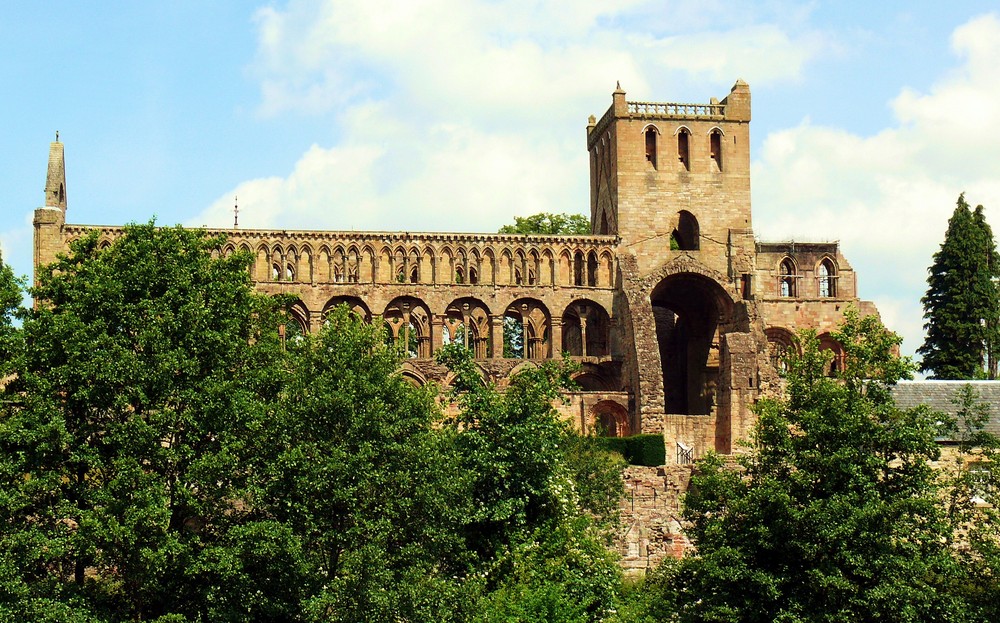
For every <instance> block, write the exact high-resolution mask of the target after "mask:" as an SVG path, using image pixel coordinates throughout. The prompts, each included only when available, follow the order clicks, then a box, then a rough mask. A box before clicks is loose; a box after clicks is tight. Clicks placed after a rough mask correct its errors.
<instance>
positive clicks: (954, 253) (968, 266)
mask: <svg viewBox="0 0 1000 623" xmlns="http://www.w3.org/2000/svg"><path fill="white" fill-rule="evenodd" d="M928 272H929V276H928V278H927V286H928V287H927V294H926V295H925V296H924V297H923V298H922V299H921V303H923V306H924V319H925V320H926V323H925V324H924V329H925V330H926V331H927V337H926V338H925V340H924V343H923V345H922V346H921V347H920V348H919V349H917V353H918V354H920V355H921V356H922V357H923V360H922V362H921V365H920V369H921V370H922V371H924V372H930V373H931V374H932V376H933V378H937V379H973V378H982V377H983V376H985V375H987V374H989V375H990V378H995V376H996V361H995V359H996V355H995V350H996V348H997V343H998V339H997V332H998V327H1000V322H998V314H1000V292H998V285H997V280H998V279H1000V255H998V254H997V249H996V243H995V241H994V239H993V232H992V230H991V229H990V227H989V225H988V224H987V223H986V219H985V216H984V214H983V208H982V206H978V207H977V208H976V210H975V212H973V211H972V210H970V209H969V205H968V203H966V201H965V195H964V194H962V195H959V197H958V205H957V206H956V208H955V212H954V213H953V214H952V216H951V218H950V219H949V220H948V230H947V232H946V233H945V238H944V242H943V243H941V248H940V249H939V250H938V252H937V253H935V254H934V263H933V264H932V265H931V267H930V268H929V269H928ZM987 359H988V362H987ZM984 362H987V366H986V368H985V369H984Z"/></svg>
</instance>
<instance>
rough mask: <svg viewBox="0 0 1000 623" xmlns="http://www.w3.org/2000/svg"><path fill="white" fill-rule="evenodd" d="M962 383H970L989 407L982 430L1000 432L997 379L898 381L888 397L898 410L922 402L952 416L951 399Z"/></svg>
mask: <svg viewBox="0 0 1000 623" xmlns="http://www.w3.org/2000/svg"><path fill="white" fill-rule="evenodd" d="M965 385H972V387H973V388H974V389H975V390H976V392H978V393H979V399H980V400H981V401H982V402H985V403H986V404H987V405H989V407H990V419H989V422H987V424H986V426H985V430H986V431H987V432H990V433H993V434H994V435H1000V381H900V382H899V383H897V384H896V385H895V386H894V387H893V388H892V396H893V398H895V399H896V406H898V407H900V408H902V409H907V408H910V407H916V406H917V405H922V404H923V405H927V406H928V407H930V408H931V409H933V410H935V411H943V412H945V413H949V414H951V415H955V412H956V410H957V409H958V407H957V406H956V405H955V404H954V403H953V402H952V399H953V398H954V397H955V395H956V392H958V390H959V389H961V388H962V387H963V386H965ZM939 441H950V440H948V439H939Z"/></svg>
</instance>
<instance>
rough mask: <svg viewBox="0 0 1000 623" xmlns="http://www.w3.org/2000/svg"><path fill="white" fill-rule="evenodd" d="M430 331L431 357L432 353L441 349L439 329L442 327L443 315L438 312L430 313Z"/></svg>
mask: <svg viewBox="0 0 1000 623" xmlns="http://www.w3.org/2000/svg"><path fill="white" fill-rule="evenodd" d="M428 322H429V324H430V327H431V329H430V331H431V357H433V356H434V353H436V352H438V351H439V350H441V346H442V344H441V329H443V328H444V317H443V316H441V315H439V314H431V317H430V320H429V321H428Z"/></svg>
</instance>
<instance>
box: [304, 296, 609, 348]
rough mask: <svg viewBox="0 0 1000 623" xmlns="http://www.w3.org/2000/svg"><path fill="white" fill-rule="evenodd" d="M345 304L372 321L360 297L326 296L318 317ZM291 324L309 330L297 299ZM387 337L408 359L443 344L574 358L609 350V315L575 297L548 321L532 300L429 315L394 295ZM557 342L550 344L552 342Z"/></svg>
mask: <svg viewBox="0 0 1000 623" xmlns="http://www.w3.org/2000/svg"><path fill="white" fill-rule="evenodd" d="M338 305H347V306H348V307H349V308H350V309H351V311H353V312H354V313H356V314H357V315H358V316H360V317H361V318H362V319H363V320H365V321H366V322H372V321H374V320H376V315H375V313H373V312H372V310H371V309H369V307H368V305H367V304H366V303H365V301H364V300H362V299H360V298H358V297H354V296H338V297H334V298H332V299H330V301H328V303H327V305H326V307H325V308H324V311H323V315H324V316H325V315H326V314H328V313H330V311H332V310H333V309H334V308H335V307H337V306H338ZM289 313H290V315H291V318H292V321H293V325H294V326H291V327H288V330H287V335H289V336H294V335H295V334H304V333H306V332H309V331H310V330H311V328H312V327H311V326H310V320H309V313H308V310H307V309H306V307H305V305H304V304H302V303H301V302H297V303H295V304H293V305H292V306H291V307H290V308H289ZM379 316H380V317H381V321H383V322H384V323H385V326H386V328H387V331H388V333H387V339H389V340H391V341H392V342H393V343H395V344H396V345H398V346H399V347H400V348H402V349H403V351H404V352H405V354H406V355H407V356H408V357H410V358H413V359H429V358H431V357H433V353H434V350H436V348H439V347H441V346H443V345H445V344H450V343H453V342H454V343H459V344H462V345H463V346H465V347H466V348H468V349H469V350H471V351H472V352H473V355H474V357H475V358H477V359H486V358H494V357H503V358H508V359H546V358H549V357H555V356H558V355H559V354H560V353H563V352H565V353H569V354H570V355H571V356H578V357H603V356H606V355H608V354H609V353H610V335H611V318H610V316H609V315H608V312H607V310H606V309H605V308H604V307H603V306H602V305H601V304H599V303H597V302H595V301H591V300H588V299H577V300H575V301H573V302H572V303H570V304H569V305H568V306H567V307H566V309H565V310H563V313H562V315H561V317H559V318H558V320H559V322H556V323H554V322H553V318H552V315H551V313H550V312H549V309H548V307H547V306H546V305H545V303H543V302H542V301H540V300H538V299H534V298H521V299H518V300H516V301H513V302H511V303H510V304H509V305H508V306H507V307H506V308H505V309H504V310H503V311H502V312H501V313H496V312H494V311H492V310H491V309H490V308H489V307H488V306H487V305H486V303H484V302H483V301H481V300H479V299H477V298H474V297H463V298H459V299H456V300H455V301H453V302H452V303H450V304H449V305H447V306H446V307H445V310H444V312H443V313H432V312H431V309H430V307H429V306H428V305H427V303H425V302H424V301H423V300H421V299H419V298H417V297H413V296H400V297H397V298H395V299H393V300H392V301H390V302H389V303H388V304H387V305H386V306H385V308H384V309H383V310H382V312H381V314H379ZM554 343H555V344H557V346H556V347H554V346H553V344H554Z"/></svg>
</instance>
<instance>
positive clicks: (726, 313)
mask: <svg viewBox="0 0 1000 623" xmlns="http://www.w3.org/2000/svg"><path fill="white" fill-rule="evenodd" d="M649 300H650V304H651V305H652V307H653V319H654V323H655V329H656V342H657V346H658V351H659V354H660V368H661V372H662V378H663V394H664V411H665V412H666V413H674V414H680V415H709V414H711V413H712V410H713V408H714V407H715V405H716V401H717V397H716V392H717V390H718V385H719V364H720V358H719V344H720V339H719V335H720V329H721V330H722V332H723V333H724V332H725V328H726V327H727V326H728V325H729V324H730V319H731V317H732V314H733V307H734V303H733V300H732V298H730V297H729V296H728V295H727V293H726V291H725V289H724V288H723V287H722V286H721V285H720V284H719V283H718V282H717V281H715V280H714V279H711V278H709V277H706V276H705V275H701V274H698V273H692V272H681V273H676V274H673V275H669V276H666V277H664V278H663V279H661V280H660V282H659V283H657V284H656V286H655V287H654V288H653V290H652V292H651V293H650V296H649Z"/></svg>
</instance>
